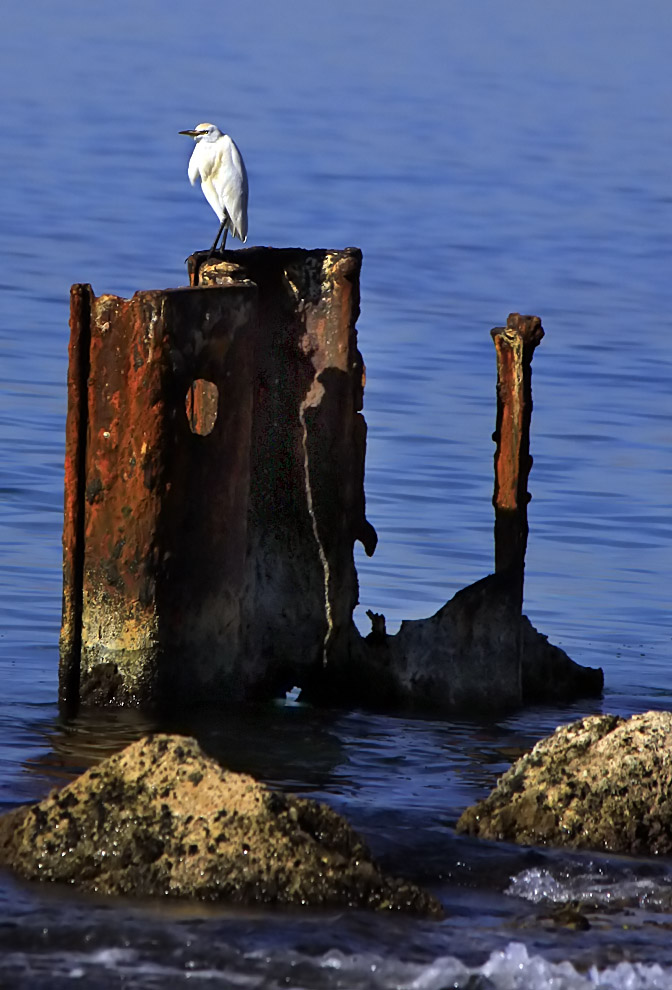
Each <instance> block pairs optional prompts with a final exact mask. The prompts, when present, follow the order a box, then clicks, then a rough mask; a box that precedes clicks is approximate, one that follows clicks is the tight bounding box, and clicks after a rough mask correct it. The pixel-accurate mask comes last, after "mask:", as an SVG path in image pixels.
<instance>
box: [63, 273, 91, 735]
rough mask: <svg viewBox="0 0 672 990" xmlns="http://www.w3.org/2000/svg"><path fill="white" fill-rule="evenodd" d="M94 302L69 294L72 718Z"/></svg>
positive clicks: (66, 698) (66, 602)
mask: <svg viewBox="0 0 672 990" xmlns="http://www.w3.org/2000/svg"><path fill="white" fill-rule="evenodd" d="M91 297H92V290H91V286H90V285H82V284H78V285H73V286H72V289H71V292H70V347H69V352H70V353H69V364H68V413H67V422H66V445H65V506H64V509H65V513H64V526H63V616H62V632H61V639H60V675H59V695H58V700H59V706H60V709H61V711H62V712H63V713H64V714H66V715H68V716H72V715H74V714H75V713H76V710H77V708H78V705H79V681H80V667H81V650H82V609H83V588H84V542H85V541H84V524H85V519H84V515H85V498H84V494H85V487H86V436H87V429H88V393H87V381H88V377H89V370H90V353H89V352H90V344H91Z"/></svg>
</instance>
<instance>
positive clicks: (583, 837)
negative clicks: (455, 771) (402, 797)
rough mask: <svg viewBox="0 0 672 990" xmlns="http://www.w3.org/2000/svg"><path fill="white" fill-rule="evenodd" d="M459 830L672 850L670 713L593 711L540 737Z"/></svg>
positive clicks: (514, 838) (579, 845)
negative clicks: (625, 714)
mask: <svg viewBox="0 0 672 990" xmlns="http://www.w3.org/2000/svg"><path fill="white" fill-rule="evenodd" d="M457 830H458V832H464V833H468V834H469V835H474V836H478V837H479V838H482V839H500V840H503V841H507V842H518V843H521V844H524V845H556V846H569V847H570V848H573V849H598V850H607V851H610V852H617V853H626V854H631V855H650V854H662V855H670V854H672V714H671V713H669V712H645V713H644V714H641V715H634V716H633V717H632V718H630V719H627V720H626V719H623V718H619V717H618V716H616V715H593V716H590V717H589V718H584V719H581V720H580V721H578V722H573V723H572V724H571V725H566V726H561V727H560V728H559V729H556V731H555V732H554V733H553V735H551V736H548V737H547V738H545V739H542V740H541V741H540V742H538V743H537V745H536V746H535V747H534V749H533V750H532V751H531V752H530V753H528V754H527V755H526V756H523V757H522V758H521V759H520V760H518V762H517V763H515V764H514V765H513V766H512V767H511V769H510V770H508V771H507V772H506V773H505V774H504V776H503V777H501V778H500V780H499V781H498V783H497V786H496V787H495V789H494V790H493V791H492V793H491V794H490V795H489V796H488V797H487V798H485V800H483V801H480V802H479V803H478V804H476V805H473V806H472V807H470V808H467V809H466V811H465V812H464V813H463V814H462V816H461V818H460V820H459V822H458V823H457Z"/></svg>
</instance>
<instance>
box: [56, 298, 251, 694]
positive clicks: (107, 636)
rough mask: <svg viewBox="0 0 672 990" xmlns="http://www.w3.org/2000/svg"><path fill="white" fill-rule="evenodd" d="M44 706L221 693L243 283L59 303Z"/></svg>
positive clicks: (240, 541) (237, 570) (245, 453)
mask: <svg viewBox="0 0 672 990" xmlns="http://www.w3.org/2000/svg"><path fill="white" fill-rule="evenodd" d="M71 328H72V332H71V344H70V369H69V377H68V418H67V424H66V475H65V518H64V531H63V544H64V580H63V584H64V591H63V625H62V631H61V641H60V649H61V665H60V701H61V704H62V706H63V707H64V708H65V709H66V710H68V711H72V710H73V709H74V708H75V707H76V706H77V704H78V703H79V702H84V703H92V704H116V705H122V704H132V705H137V706H139V707H142V708H156V707H158V706H161V705H163V704H171V703H174V702H175V701H176V699H180V700H183V701H185V702H189V701H191V702H194V701H198V700H202V699H203V698H205V697H220V698H221V697H228V696H234V697H235V694H236V687H237V683H238V680H239V678H238V666H237V665H238V663H239V661H240V642H241V635H242V619H241V610H240V599H241V594H242V588H243V584H244V580H245V551H246V538H247V529H246V527H247V503H248V492H249V450H250V437H251V427H252V399H253V383H254V368H253V354H254V350H255V347H256V333H257V293H256V289H255V288H254V286H238V287H226V288H219V289H212V290H210V291H208V292H203V291H200V290H197V289H174V290H167V291H156V292H139V293H136V295H135V296H133V298H132V299H130V300H128V299H121V298H118V297H116V296H110V295H103V296H100V297H96V296H95V295H94V294H93V291H92V290H91V287H90V286H87V285H75V286H73V289H72V295H71Z"/></svg>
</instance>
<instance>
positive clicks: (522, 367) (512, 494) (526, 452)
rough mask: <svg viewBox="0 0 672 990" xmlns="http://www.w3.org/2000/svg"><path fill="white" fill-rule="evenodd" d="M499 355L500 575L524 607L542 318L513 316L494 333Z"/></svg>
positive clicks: (497, 497)
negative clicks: (534, 373) (532, 433)
mask: <svg viewBox="0 0 672 990" xmlns="http://www.w3.org/2000/svg"><path fill="white" fill-rule="evenodd" d="M491 335H492V339H493V341H494V344H495V350H496V352H497V427H496V430H495V433H494V434H493V440H494V441H495V443H496V444H497V450H496V452H495V492H494V495H493V499H492V503H493V505H494V507H495V572H496V573H502V572H508V573H510V575H511V580H512V581H513V582H515V583H517V584H518V586H519V597H520V605H521V608H522V601H523V577H524V571H525V551H526V549H527V534H528V524H527V503H528V502H529V501H530V498H531V496H530V494H529V493H528V491H527V482H528V478H529V474H530V468H531V467H532V458H531V457H530V420H531V418H532V356H533V354H534V350H535V348H536V346H537V344H538V343H539V342H540V341H541V339H542V337H543V336H544V331H543V328H542V326H541V320H540V319H539V317H538V316H521V315H520V313H511V314H510V315H509V318H508V320H507V321H506V327H495V329H494V330H492V331H491Z"/></svg>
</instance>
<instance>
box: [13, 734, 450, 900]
mask: <svg viewBox="0 0 672 990" xmlns="http://www.w3.org/2000/svg"><path fill="white" fill-rule="evenodd" d="M0 862H1V863H4V864H7V865H9V866H11V867H13V868H14V869H15V870H16V871H17V873H19V874H21V875H22V876H24V877H26V878H28V879H41V880H53V881H61V882H65V883H71V884H74V885H76V886H78V887H80V888H82V889H83V890H87V891H95V892H98V893H105V894H124V895H134V896H139V897H156V896H169V897H191V898H201V899H208V900H221V901H226V902H229V903H236V904H245V905H250V904H287V905H289V904H293V905H310V906H318V905H329V906H332V907H333V906H352V907H363V908H373V909H378V910H400V911H407V912H411V913H415V914H421V915H427V916H440V915H441V913H442V909H441V906H440V904H439V902H438V901H437V900H436V899H435V898H434V897H432V896H431V895H430V894H428V893H426V892H425V891H422V890H420V888H418V887H416V886H415V885H414V884H412V883H407V882H405V881H403V880H398V879H395V878H392V877H388V876H385V875H384V874H383V873H382V872H381V871H380V869H379V868H378V866H377V865H376V864H375V863H374V862H373V861H372V860H371V858H370V856H369V853H368V850H367V849H366V847H365V845H364V844H363V842H362V841H361V840H360V839H359V837H358V836H357V834H356V833H355V832H354V831H353V830H352V829H351V828H350V826H349V825H348V824H347V822H346V821H345V820H344V819H343V818H341V816H340V815H338V814H336V812H334V811H332V810H331V809H330V808H328V807H326V806H325V805H322V804H318V803H317V802H316V801H310V800H305V799H302V798H297V797H294V796H292V795H288V794H279V793H276V792H274V791H272V790H271V789H270V788H268V787H266V786H264V785H263V784H260V783H259V782H258V781H256V780H254V779H253V778H252V777H248V776H246V775H244V774H238V773H231V772H229V771H227V770H224V769H222V768H221V767H220V766H219V764H218V763H217V762H216V761H215V760H213V759H211V758H209V757H208V756H206V755H205V754H204V753H203V751H202V750H201V748H200V747H199V745H198V743H197V742H196V741H195V740H194V739H189V738H185V737H182V736H169V735H155V736H148V737H146V738H144V739H141V740H139V741H138V742H136V743H133V744H132V745H130V746H128V747H127V748H126V749H124V750H122V751H121V752H120V753H117V754H116V755H115V756H112V757H111V758H110V759H107V760H105V761H104V762H103V763H101V764H99V765H98V766H97V767H94V768H93V769H91V770H87V772H86V773H84V774H83V775H82V776H81V777H78V778H77V779H76V780H74V781H73V782H72V783H70V784H68V785H67V786H66V787H64V788H62V789H61V790H55V791H52V792H51V794H49V796H48V797H47V798H46V799H45V800H44V801H42V802H40V803H39V804H36V805H31V806H24V807H21V808H16V809H15V810H13V811H10V812H9V813H8V814H6V815H4V816H2V817H1V818H0Z"/></svg>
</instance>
